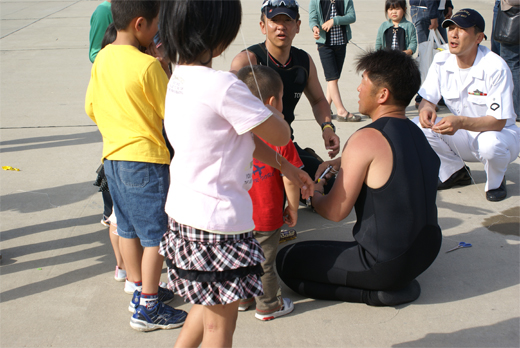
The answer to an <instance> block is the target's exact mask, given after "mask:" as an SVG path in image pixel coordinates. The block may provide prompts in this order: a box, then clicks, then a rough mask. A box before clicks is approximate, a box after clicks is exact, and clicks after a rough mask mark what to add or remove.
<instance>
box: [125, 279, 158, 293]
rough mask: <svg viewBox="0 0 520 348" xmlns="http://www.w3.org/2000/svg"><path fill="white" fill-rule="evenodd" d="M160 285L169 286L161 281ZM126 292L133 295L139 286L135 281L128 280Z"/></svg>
mask: <svg viewBox="0 0 520 348" xmlns="http://www.w3.org/2000/svg"><path fill="white" fill-rule="evenodd" d="M159 286H160V287H161V288H165V289H166V287H167V286H168V284H166V283H165V282H159ZM124 290H125V292H126V293H127V294H129V295H133V294H134V291H135V290H137V286H135V283H134V282H129V281H128V280H126V281H125V288H124ZM139 291H140V290H139Z"/></svg>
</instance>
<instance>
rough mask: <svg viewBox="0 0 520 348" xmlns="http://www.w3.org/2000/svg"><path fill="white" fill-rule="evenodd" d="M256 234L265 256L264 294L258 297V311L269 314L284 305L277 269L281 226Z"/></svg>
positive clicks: (256, 232) (263, 263)
mask: <svg viewBox="0 0 520 348" xmlns="http://www.w3.org/2000/svg"><path fill="white" fill-rule="evenodd" d="M254 234H255V238H256V240H257V241H258V243H260V245H261V246H262V249H263V250H264V256H265V261H264V262H262V268H263V269H264V275H263V276H262V278H261V279H262V285H263V287H264V294H263V295H262V296H258V297H256V311H257V312H258V313H261V314H267V313H272V312H275V311H277V310H279V309H280V308H281V307H282V305H283V303H282V299H281V290H280V286H279V285H278V277H277V275H276V269H275V261H276V253H277V251H278V244H279V242H280V228H279V229H277V230H274V231H269V232H259V231H255V232H254Z"/></svg>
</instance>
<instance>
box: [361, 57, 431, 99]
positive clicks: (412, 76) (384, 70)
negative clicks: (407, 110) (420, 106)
mask: <svg viewBox="0 0 520 348" xmlns="http://www.w3.org/2000/svg"><path fill="white" fill-rule="evenodd" d="M356 71H357V72H358V73H359V72H361V71H365V73H366V74H367V75H368V78H369V79H370V81H372V83H373V84H374V85H375V86H377V87H381V88H383V87H384V88H387V89H388V90H389V91H390V93H391V95H392V98H393V100H394V102H395V104H396V105H398V106H402V107H407V106H408V104H410V101H411V100H412V98H413V97H414V95H415V94H416V93H417V91H419V88H420V87H421V73H420V72H419V67H418V66H417V63H416V62H415V60H414V59H413V58H412V57H411V56H409V55H407V54H405V53H403V52H401V51H397V50H377V51H375V52H373V51H370V52H368V53H365V54H363V55H362V56H361V57H359V58H358V59H357V65H356Z"/></svg>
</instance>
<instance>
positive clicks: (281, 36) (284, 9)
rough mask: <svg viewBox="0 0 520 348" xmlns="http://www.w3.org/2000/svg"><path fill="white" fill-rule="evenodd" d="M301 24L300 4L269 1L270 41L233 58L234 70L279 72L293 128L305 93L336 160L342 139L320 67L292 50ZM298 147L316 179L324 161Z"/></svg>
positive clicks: (265, 22)
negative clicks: (249, 68)
mask: <svg viewBox="0 0 520 348" xmlns="http://www.w3.org/2000/svg"><path fill="white" fill-rule="evenodd" d="M300 23H301V21H300V20H299V13H298V4H297V3H296V1H294V0H284V1H276V0H265V1H264V4H263V6H262V15H261V22H260V29H261V30H262V33H263V34H264V35H266V41H265V42H263V43H261V44H258V45H253V46H251V47H249V48H248V49H247V50H244V51H242V52H240V53H239V54H238V55H237V56H236V57H235V58H234V59H233V62H232V63H231V69H230V70H231V71H233V72H235V73H236V72H237V71H238V70H240V69H241V68H243V67H245V66H249V64H253V65H256V64H259V65H266V66H269V67H271V68H273V69H274V70H275V71H276V72H278V74H279V75H280V77H281V78H282V81H283V85H284V94H283V114H284V118H285V120H286V121H287V122H288V123H289V126H290V125H291V123H292V122H293V121H294V108H295V107H296V104H297V103H298V101H299V100H300V97H301V95H302V93H304V94H305V96H306V97H307V99H308V100H309V102H310V104H311V107H312V112H313V114H314V117H315V118H316V122H317V123H318V124H319V125H320V127H321V130H322V137H323V140H324V141H325V148H326V149H327V150H329V156H330V158H334V157H335V156H336V155H337V154H338V152H339V137H338V136H337V135H336V133H335V127H334V125H333V124H332V122H331V114H330V106H329V103H328V102H327V99H326V98H325V95H324V94H323V90H322V89H321V85H320V83H319V80H318V74H317V72H316V66H315V65H314V62H313V61H312V58H311V57H310V56H309V55H308V54H307V53H306V52H305V51H303V50H300V49H298V48H296V47H292V41H293V39H294V37H295V35H296V34H297V33H298V32H299V31H300ZM291 132H292V127H291ZM293 138H294V137H293ZM295 145H296V149H297V150H298V154H299V155H300V158H301V160H302V162H303V164H304V168H303V170H305V171H306V172H307V173H308V174H309V175H310V176H311V178H314V175H315V173H316V170H317V169H318V166H319V164H320V161H318V160H317V159H316V158H315V157H314V156H312V155H310V154H309V153H308V152H307V151H304V150H302V148H301V147H300V146H298V143H297V142H296V141H295Z"/></svg>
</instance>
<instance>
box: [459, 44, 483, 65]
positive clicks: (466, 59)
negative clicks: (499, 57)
mask: <svg viewBox="0 0 520 348" xmlns="http://www.w3.org/2000/svg"><path fill="white" fill-rule="evenodd" d="M477 53H478V46H477V47H476V48H475V50H473V51H472V52H471V53H470V54H467V55H464V56H463V55H458V56H457V65H458V66H459V68H461V69H467V68H471V67H472V66H473V63H475V59H477Z"/></svg>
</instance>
